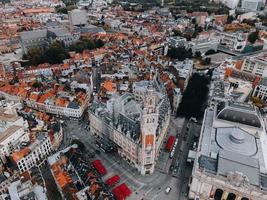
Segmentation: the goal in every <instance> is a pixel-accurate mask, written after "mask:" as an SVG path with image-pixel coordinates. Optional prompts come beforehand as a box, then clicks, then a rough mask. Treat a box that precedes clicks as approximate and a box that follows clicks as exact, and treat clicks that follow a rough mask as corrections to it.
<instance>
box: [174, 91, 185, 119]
mask: <svg viewBox="0 0 267 200" xmlns="http://www.w3.org/2000/svg"><path fill="white" fill-rule="evenodd" d="M182 97H183V96H182V93H181V90H180V89H179V88H175V89H174V90H173V101H172V110H173V114H176V112H177V110H178V108H179V105H180V103H181V101H182Z"/></svg>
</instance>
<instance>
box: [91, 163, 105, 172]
mask: <svg viewBox="0 0 267 200" xmlns="http://www.w3.org/2000/svg"><path fill="white" fill-rule="evenodd" d="M92 165H93V166H94V168H95V169H96V170H97V171H98V173H99V174H101V175H105V174H106V173H107V170H106V168H105V167H104V166H103V165H102V163H101V161H100V160H94V161H93V162H92Z"/></svg>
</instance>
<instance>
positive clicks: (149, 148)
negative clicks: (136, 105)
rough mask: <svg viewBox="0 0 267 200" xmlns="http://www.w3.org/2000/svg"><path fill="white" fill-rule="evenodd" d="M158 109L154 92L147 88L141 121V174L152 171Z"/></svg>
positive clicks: (147, 173)
mask: <svg viewBox="0 0 267 200" xmlns="http://www.w3.org/2000/svg"><path fill="white" fill-rule="evenodd" d="M158 117H159V114H158V110H157V109H156V94H155V90H154V89H153V88H150V87H149V88H148V92H147V95H146V98H145V99H144V109H143V114H142V121H141V139H142V149H141V174H142V175H149V174H152V173H153V172H154V168H155V155H156V130H157V127H158Z"/></svg>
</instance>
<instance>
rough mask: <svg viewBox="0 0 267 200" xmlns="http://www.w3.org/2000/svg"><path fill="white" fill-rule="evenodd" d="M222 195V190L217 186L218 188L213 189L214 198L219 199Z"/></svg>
mask: <svg viewBox="0 0 267 200" xmlns="http://www.w3.org/2000/svg"><path fill="white" fill-rule="evenodd" d="M222 195H223V190H221V189H219V188H218V189H217V190H216V191H215V194H214V200H221V198H222Z"/></svg>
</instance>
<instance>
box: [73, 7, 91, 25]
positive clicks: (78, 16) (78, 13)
mask: <svg viewBox="0 0 267 200" xmlns="http://www.w3.org/2000/svg"><path fill="white" fill-rule="evenodd" d="M68 15H69V20H70V24H71V25H72V26H82V25H86V24H87V19H86V12H85V10H79V9H74V10H71V11H69V12H68Z"/></svg>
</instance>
